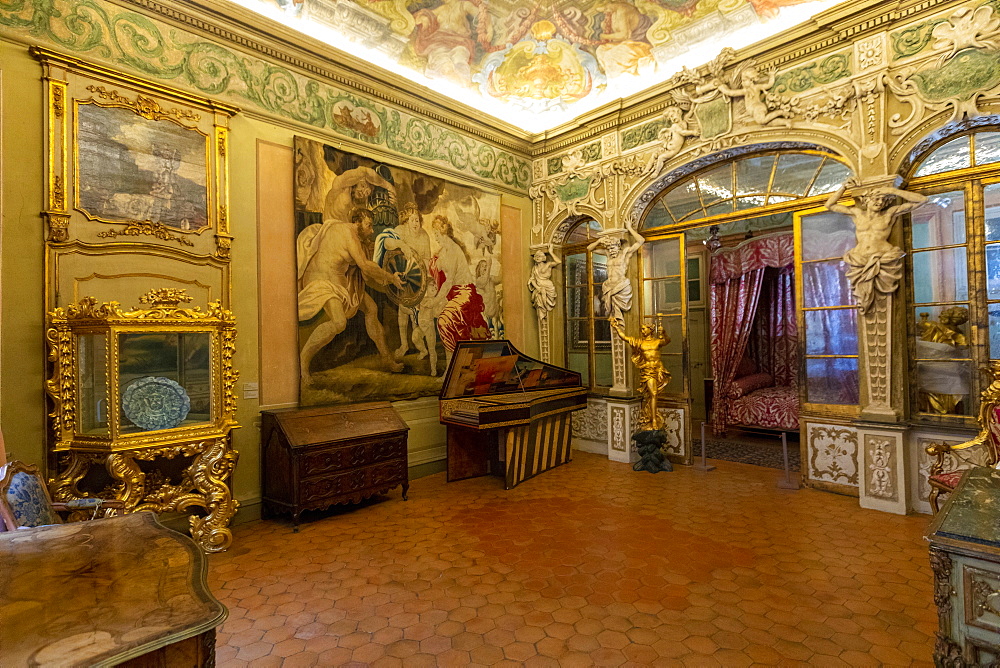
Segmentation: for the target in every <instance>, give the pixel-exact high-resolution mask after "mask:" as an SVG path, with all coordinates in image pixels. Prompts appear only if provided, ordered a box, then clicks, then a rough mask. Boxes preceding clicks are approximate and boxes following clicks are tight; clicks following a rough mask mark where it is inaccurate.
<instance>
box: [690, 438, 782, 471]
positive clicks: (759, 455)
mask: <svg viewBox="0 0 1000 668" xmlns="http://www.w3.org/2000/svg"><path fill="white" fill-rule="evenodd" d="M694 457H695V460H696V462H695V463H697V460H698V459H700V458H701V439H700V438H695V439H694ZM705 457H707V458H708V459H724V460H726V461H727V462H740V463H741V464H753V465H754V466H766V467H768V468H772V469H784V468H785V463H784V460H783V458H782V455H781V441H780V440H779V439H778V438H777V437H776V438H775V439H774V444H770V443H759V442H754V443H746V442H741V441H723V440H721V439H715V438H707V439H705ZM800 467H801V462H800V457H799V443H798V441H791V440H789V442H788V468H789V469H790V470H792V471H798V470H799V469H800Z"/></svg>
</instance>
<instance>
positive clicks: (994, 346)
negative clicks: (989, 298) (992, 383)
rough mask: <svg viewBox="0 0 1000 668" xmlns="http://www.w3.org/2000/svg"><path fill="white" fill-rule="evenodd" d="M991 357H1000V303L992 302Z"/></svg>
mask: <svg viewBox="0 0 1000 668" xmlns="http://www.w3.org/2000/svg"><path fill="white" fill-rule="evenodd" d="M990 359H1000V304H990Z"/></svg>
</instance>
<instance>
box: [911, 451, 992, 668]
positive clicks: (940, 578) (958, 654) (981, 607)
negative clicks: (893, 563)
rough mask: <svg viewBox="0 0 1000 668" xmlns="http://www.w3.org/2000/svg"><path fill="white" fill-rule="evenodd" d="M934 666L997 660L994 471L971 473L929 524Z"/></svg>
mask: <svg viewBox="0 0 1000 668" xmlns="http://www.w3.org/2000/svg"><path fill="white" fill-rule="evenodd" d="M928 540H929V541H930V544H931V547H930V558H931V567H932V568H933V569H934V603H935V605H936V606H937V611H938V633H937V641H936V642H935V645H934V663H935V664H936V665H938V666H948V667H949V668H956V667H959V666H980V665H983V666H987V665H989V666H992V665H997V663H998V661H1000V471H997V470H995V469H993V468H989V467H978V468H974V469H971V470H970V471H969V472H968V473H966V474H965V477H964V478H963V479H962V482H961V483H959V486H958V487H957V488H956V489H955V491H954V492H953V493H952V494H951V495H950V497H949V499H948V502H947V504H946V505H945V507H944V508H943V509H942V510H941V512H940V513H938V515H937V516H936V517H935V519H934V522H933V524H931V528H930V535H929V536H928Z"/></svg>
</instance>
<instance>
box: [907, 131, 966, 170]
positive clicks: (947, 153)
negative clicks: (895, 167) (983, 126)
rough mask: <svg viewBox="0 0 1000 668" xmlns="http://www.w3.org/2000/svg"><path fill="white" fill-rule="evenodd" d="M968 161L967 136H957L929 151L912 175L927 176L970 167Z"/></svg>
mask: <svg viewBox="0 0 1000 668" xmlns="http://www.w3.org/2000/svg"><path fill="white" fill-rule="evenodd" d="M970 166H971V163H970V161H969V137H968V136H965V137H959V138H958V139H953V140H951V141H950V142H948V143H947V144H945V145H944V146H942V147H941V148H939V149H937V150H935V151H934V152H933V153H931V154H930V155H929V156H928V157H927V158H926V159H925V160H924V162H923V164H922V165H920V169H918V170H917V172H916V174H914V176H927V175H928V174H940V173H941V172H950V171H951V170H953V169H962V168H963V167H970Z"/></svg>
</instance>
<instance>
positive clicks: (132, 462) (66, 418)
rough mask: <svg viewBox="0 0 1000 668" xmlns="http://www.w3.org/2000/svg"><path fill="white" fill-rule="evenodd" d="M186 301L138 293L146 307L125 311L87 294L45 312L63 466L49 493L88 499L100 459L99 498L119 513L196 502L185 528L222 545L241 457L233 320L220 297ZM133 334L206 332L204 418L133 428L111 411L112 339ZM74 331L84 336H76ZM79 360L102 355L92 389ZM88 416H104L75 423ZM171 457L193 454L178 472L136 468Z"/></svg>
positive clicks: (116, 352)
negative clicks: (233, 440)
mask: <svg viewBox="0 0 1000 668" xmlns="http://www.w3.org/2000/svg"><path fill="white" fill-rule="evenodd" d="M191 301H192V298H191V296H189V295H188V294H187V293H186V292H185V291H184V290H182V289H178V288H159V289H155V290H150V291H149V292H147V293H145V294H144V295H142V296H141V297H140V298H139V302H140V303H141V304H143V305H146V306H147V308H142V309H140V308H136V309H132V310H123V309H122V308H121V306H120V305H119V303H118V302H114V301H112V302H98V301H97V300H96V299H95V298H93V297H85V298H83V299H81V300H80V301H79V303H77V304H72V305H69V306H67V307H65V308H57V309H54V310H53V311H51V312H50V313H49V323H50V326H49V328H48V329H47V332H46V339H47V341H48V344H49V359H50V360H51V362H52V365H53V366H52V374H51V376H50V377H49V379H48V381H47V382H46V390H47V391H48V393H49V395H50V396H51V397H52V399H53V404H54V408H53V411H52V412H51V413H50V418H51V419H52V425H53V431H54V433H55V434H56V443H55V447H56V450H57V451H63V452H66V454H65V455H64V456H63V457H62V458H61V460H60V469H61V471H60V473H59V474H58V475H57V476H56V477H55V478H54V479H53V480H51V481H50V483H49V484H50V487H51V489H52V494H53V497H54V498H55V499H57V500H60V501H68V500H70V499H74V498H80V497H83V496H93V495H94V493H93V492H92V491H91V492H90V493H89V494H85V493H83V491H82V490H81V489H80V486H81V485H83V484H84V482H85V481H87V480H90V477H89V476H88V472H89V471H90V469H91V467H92V466H94V465H103V466H104V467H105V468H106V469H107V474H108V475H109V476H110V478H111V481H112V484H111V485H110V486H109V487H107V488H105V489H104V490H102V491H100V492H99V494H98V495H100V496H105V497H111V498H115V499H118V500H121V501H123V502H124V506H125V512H136V511H144V510H148V511H152V512H156V513H163V512H191V509H193V508H202V509H204V510H203V511H196V513H195V514H192V515H191V516H190V517H189V522H190V527H191V535H192V537H193V538H194V539H195V541H196V542H198V544H199V545H200V546H201V547H202V548H203V549H204V550H205V551H206V552H219V551H222V550H225V549H226V548H228V547H229V545H230V544H231V543H232V533H231V532H230V531H229V529H228V525H229V522H230V521H231V520H232V518H233V515H234V514H235V512H236V510H237V508H239V503H238V502H237V501H236V500H235V499H233V497H232V493H231V492H230V490H229V486H228V481H229V479H230V477H231V475H232V472H233V468H234V467H235V466H236V462H237V460H238V458H239V455H238V453H237V452H236V451H235V450H233V449H232V446H231V445H230V438H229V434H230V431H231V430H232V429H233V428H235V427H237V426H238V425H237V424H236V421H235V415H236V394H235V387H236V380H237V378H238V377H239V373H238V372H237V371H236V370H234V369H233V356H234V354H235V349H236V348H235V340H236V325H235V317H234V316H233V314H232V313H231V312H230V311H229V310H227V309H226V308H224V307H223V306H222V304H221V302H219V301H213V302H209V303H208V305H207V308H205V309H204V310H203V309H202V308H201V307H182V306H181V305H182V304H187V303H189V302H191ZM137 332H148V333H155V334H170V333H176V334H178V335H191V334H194V335H198V336H201V337H205V336H207V337H209V341H210V343H208V344H207V349H208V350H209V351H210V352H209V355H210V356H211V359H210V360H209V362H208V363H207V366H206V368H208V369H210V370H211V371H210V372H209V377H208V378H207V382H208V383H210V386H211V390H210V392H211V397H210V399H209V398H207V397H206V398H205V399H204V401H206V402H207V403H208V404H210V405H211V406H212V407H213V409H212V411H211V413H210V415H209V417H208V418H205V419H199V420H194V421H191V422H190V423H175V426H172V427H154V428H146V429H140V430H138V431H137V430H136V426H135V425H132V423H131V422H128V421H125V420H126V417H127V415H126V414H125V413H124V410H125V409H124V408H122V411H123V413H122V415H126V417H122V416H120V415H119V414H118V413H117V412H116V411H117V410H118V406H119V403H120V402H121V401H123V400H122V399H121V398H120V397H122V396H127V394H126V393H125V392H124V390H123V389H122V382H123V380H122V373H124V372H122V371H120V366H121V364H122V359H121V357H120V356H122V355H124V354H125V353H124V352H123V350H122V349H123V346H122V345H121V344H120V343H119V338H120V336H123V335H131V334H134V333H137ZM80 337H88V338H87V340H86V341H85V342H81V341H83V339H82V338H81V341H78V338H80ZM85 343H86V345H85ZM88 346H89V347H88ZM88 350H89V351H90V352H86V351H88ZM82 357H87V358H90V357H96V358H100V359H102V360H104V361H105V363H103V366H101V370H100V371H96V372H95V371H88V372H87V373H90V374H91V380H90V383H91V385H92V387H91V386H89V385H88V387H90V395H88V394H87V393H82V390H81V389H80V388H79V387H78V385H79V384H80V383H81V382H83V380H84V378H85V376H86V374H85V373H83V372H82V369H85V368H89V367H88V366H86V365H87V364H93V360H92V359H81V358H82ZM126 378H127V377H126ZM125 382H126V384H127V383H128V381H127V380H126V381H125ZM96 388H104V389H103V390H101V391H97V390H96ZM81 397H83V404H81ZM102 404H103V406H104V407H103V408H102V407H101V405H102ZM108 407H112V408H110V409H109V408H108ZM95 414H100V415H101V416H102V417H101V418H100V419H99V421H98V423H97V427H98V428H94V424H90V426H89V427H85V426H84V425H82V424H78V422H79V421H80V420H81V417H80V416H81V415H82V416H88V417H87V419H88V420H91V421H93V420H94V419H95V418H94V417H93V416H94V415H95ZM123 421H125V422H124V424H125V425H128V427H127V428H126V427H124V426H123ZM177 457H186V458H190V459H191V461H190V463H189V464H187V465H186V466H185V467H184V469H183V471H181V473H180V477H179V478H178V477H177V476H176V475H172V476H170V477H168V476H167V474H165V473H164V472H163V471H162V467H158V466H156V465H152V466H144V467H142V468H140V466H139V462H153V461H154V460H158V459H175V458H177ZM91 484H93V483H91Z"/></svg>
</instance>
